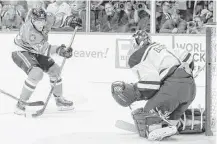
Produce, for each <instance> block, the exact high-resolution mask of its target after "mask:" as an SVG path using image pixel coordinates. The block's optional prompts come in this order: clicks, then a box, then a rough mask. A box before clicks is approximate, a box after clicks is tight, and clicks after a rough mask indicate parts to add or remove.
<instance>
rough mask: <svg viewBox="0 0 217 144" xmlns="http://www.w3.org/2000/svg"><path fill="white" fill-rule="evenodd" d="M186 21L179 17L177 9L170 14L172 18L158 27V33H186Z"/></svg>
mask: <svg viewBox="0 0 217 144" xmlns="http://www.w3.org/2000/svg"><path fill="white" fill-rule="evenodd" d="M186 29H187V22H186V21H185V20H183V19H181V18H180V12H179V10H176V11H175V12H174V13H173V14H172V19H169V20H167V21H166V22H165V23H164V24H163V26H162V27H161V29H160V33H186Z"/></svg>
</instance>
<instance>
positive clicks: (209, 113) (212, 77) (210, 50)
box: [206, 23, 217, 136]
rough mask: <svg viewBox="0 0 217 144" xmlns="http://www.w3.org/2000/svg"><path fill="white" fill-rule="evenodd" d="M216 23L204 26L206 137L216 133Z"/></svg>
mask: <svg viewBox="0 0 217 144" xmlns="http://www.w3.org/2000/svg"><path fill="white" fill-rule="evenodd" d="M216 54H217V51H216V23H213V24H207V25H206V135H207V136H211V135H213V132H216V105H217V100H216V92H217V80H216V79H217V78H216V75H217V71H216Z"/></svg>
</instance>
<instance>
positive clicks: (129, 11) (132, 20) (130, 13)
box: [119, 1, 139, 32]
mask: <svg viewBox="0 0 217 144" xmlns="http://www.w3.org/2000/svg"><path fill="white" fill-rule="evenodd" d="M119 5H120V6H119V9H120V10H124V11H125V13H126V15H127V18H128V27H126V28H127V29H128V30H127V29H126V32H135V31H136V26H137V23H138V21H139V17H138V10H137V9H136V8H134V6H133V3H132V2H131V1H127V2H125V3H123V2H122V3H120V4H119Z"/></svg>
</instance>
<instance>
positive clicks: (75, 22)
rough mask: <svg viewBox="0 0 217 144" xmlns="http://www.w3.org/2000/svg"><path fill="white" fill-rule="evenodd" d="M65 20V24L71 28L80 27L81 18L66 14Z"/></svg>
mask: <svg viewBox="0 0 217 144" xmlns="http://www.w3.org/2000/svg"><path fill="white" fill-rule="evenodd" d="M65 22H66V26H69V27H72V28H75V27H76V26H78V27H80V28H81V27H82V20H81V19H80V18H78V17H75V16H68V17H67V18H66V21H65Z"/></svg>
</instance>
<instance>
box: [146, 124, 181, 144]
mask: <svg viewBox="0 0 217 144" xmlns="http://www.w3.org/2000/svg"><path fill="white" fill-rule="evenodd" d="M176 133H177V128H176V126H168V127H164V128H160V129H156V130H153V131H152V132H150V133H149V135H148V140H151V141H156V140H158V141H161V140H163V139H165V138H167V137H171V136H173V135H175V134H176Z"/></svg>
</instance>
